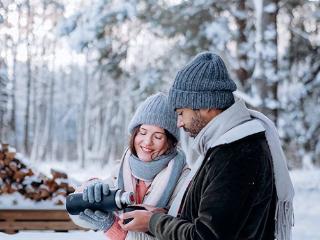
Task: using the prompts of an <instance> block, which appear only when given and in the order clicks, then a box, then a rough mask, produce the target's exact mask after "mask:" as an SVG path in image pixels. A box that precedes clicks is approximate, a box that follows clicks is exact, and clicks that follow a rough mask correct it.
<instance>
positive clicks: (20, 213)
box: [0, 210, 70, 220]
mask: <svg viewBox="0 0 320 240" xmlns="http://www.w3.org/2000/svg"><path fill="white" fill-rule="evenodd" d="M7 219H21V220H29V219H30V220H70V218H69V215H68V213H67V212H66V211H64V210H50V211H43V210H0V220H7Z"/></svg>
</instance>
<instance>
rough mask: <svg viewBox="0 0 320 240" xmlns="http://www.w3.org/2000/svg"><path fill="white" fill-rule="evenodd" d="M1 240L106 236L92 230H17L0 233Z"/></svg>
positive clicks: (97, 238)
mask: <svg viewBox="0 0 320 240" xmlns="http://www.w3.org/2000/svg"><path fill="white" fill-rule="evenodd" d="M0 239H1V240H31V239H32V240H75V239H77V240H88V239H94V240H105V239H106V237H105V236H104V235H103V234H102V233H101V232H94V231H87V232H83V231H72V232H68V233H55V232H35V231H30V232H19V233H17V234H14V235H7V234H4V233H0Z"/></svg>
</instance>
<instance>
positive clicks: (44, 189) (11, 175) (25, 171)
mask: <svg viewBox="0 0 320 240" xmlns="http://www.w3.org/2000/svg"><path fill="white" fill-rule="evenodd" d="M1 145H2V148H1V150H0V195H1V194H11V193H15V192H19V193H20V194H22V195H23V196H25V197H26V198H28V199H31V200H34V201H41V200H53V201H54V203H55V204H56V205H62V204H64V202H63V201H62V200H61V198H65V197H66V196H67V195H68V194H69V193H72V192H74V188H73V187H72V186H70V184H69V183H68V176H67V174H65V173H62V172H59V171H56V170H53V169H51V175H52V177H47V176H45V175H43V174H39V173H35V172H34V171H33V170H32V169H31V168H30V167H28V166H27V165H26V164H25V163H23V162H22V161H21V160H19V159H17V158H16V154H15V153H14V152H10V151H9V150H8V149H9V146H8V144H1Z"/></svg>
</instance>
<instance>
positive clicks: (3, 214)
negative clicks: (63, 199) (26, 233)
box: [0, 209, 86, 233]
mask: <svg viewBox="0 0 320 240" xmlns="http://www.w3.org/2000/svg"><path fill="white" fill-rule="evenodd" d="M19 230H55V231H67V230H86V229H83V228H81V227H79V226H77V225H75V224H74V223H73V222H72V221H71V219H70V218H69V215H68V213H67V212H66V211H65V210H21V209H19V210H12V209H10V210H0V231H4V232H7V233H13V232H15V231H19Z"/></svg>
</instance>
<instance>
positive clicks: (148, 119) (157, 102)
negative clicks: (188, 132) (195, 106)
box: [128, 93, 180, 141]
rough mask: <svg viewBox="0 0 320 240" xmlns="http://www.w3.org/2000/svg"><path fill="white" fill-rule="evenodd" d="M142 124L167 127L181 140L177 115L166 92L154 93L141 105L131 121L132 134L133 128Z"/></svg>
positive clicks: (130, 129)
mask: <svg viewBox="0 0 320 240" xmlns="http://www.w3.org/2000/svg"><path fill="white" fill-rule="evenodd" d="M142 124H147V125H156V126H158V127H161V128H163V129H166V130H167V131H168V132H170V133H171V134H172V135H173V136H174V137H175V138H176V139H177V140H178V141H179V138H180V134H179V129H178V127H177V115H176V113H175V112H174V111H173V109H172V108H170V107H169V104H168V97H167V95H165V94H164V93H157V94H155V95H152V96H150V97H148V98H147V99H146V100H145V101H144V102H142V103H141V104H140V105H139V107H138V108H137V110H136V112H135V114H134V116H133V118H132V119H131V121H130V123H129V127H128V129H129V132H130V133H131V134H132V132H133V129H134V128H135V127H137V126H139V125H142Z"/></svg>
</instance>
